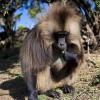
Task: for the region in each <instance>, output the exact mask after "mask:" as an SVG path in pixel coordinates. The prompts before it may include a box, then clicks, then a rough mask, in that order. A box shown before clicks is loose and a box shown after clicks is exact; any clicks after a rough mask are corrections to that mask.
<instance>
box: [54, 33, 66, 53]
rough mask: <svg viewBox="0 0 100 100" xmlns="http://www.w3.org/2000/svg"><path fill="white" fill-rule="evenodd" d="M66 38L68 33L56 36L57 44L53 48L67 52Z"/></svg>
mask: <svg viewBox="0 0 100 100" xmlns="http://www.w3.org/2000/svg"><path fill="white" fill-rule="evenodd" d="M66 37H67V32H62V31H60V32H57V33H55V34H54V38H55V43H54V44H53V46H54V47H55V48H57V49H59V50H61V51H63V50H65V49H66V48H67V44H66Z"/></svg>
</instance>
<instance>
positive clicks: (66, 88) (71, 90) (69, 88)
mask: <svg viewBox="0 0 100 100" xmlns="http://www.w3.org/2000/svg"><path fill="white" fill-rule="evenodd" d="M60 89H61V90H62V91H63V93H64V94H66V93H74V92H75V88H73V87H72V86H69V85H64V86H62V87H60Z"/></svg>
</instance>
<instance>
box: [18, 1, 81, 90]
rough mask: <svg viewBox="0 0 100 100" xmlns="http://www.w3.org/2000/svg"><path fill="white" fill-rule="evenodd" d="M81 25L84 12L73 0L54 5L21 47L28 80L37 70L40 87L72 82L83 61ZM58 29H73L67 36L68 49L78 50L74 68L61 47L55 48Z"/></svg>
mask: <svg viewBox="0 0 100 100" xmlns="http://www.w3.org/2000/svg"><path fill="white" fill-rule="evenodd" d="M80 26H81V15H80V13H79V11H78V9H77V7H76V6H75V4H74V3H73V2H70V1H69V0H68V1H67V2H66V3H65V4H63V3H62V2H56V3H54V4H52V5H51V8H50V10H49V11H48V14H47V15H45V16H43V17H42V18H41V19H40V22H39V23H38V24H37V25H36V26H35V27H34V28H33V29H32V30H31V31H30V32H29V33H28V34H27V36H26V38H25V40H24V42H23V45H22V48H21V53H20V58H21V68H22V72H23V75H24V78H25V80H26V82H27V81H28V79H29V77H28V75H30V76H32V75H33V74H34V75H35V74H36V77H37V79H36V80H37V81H36V89H37V90H38V91H47V90H51V89H54V88H57V87H61V86H63V85H65V84H69V85H70V84H71V81H72V80H73V79H74V76H75V72H77V70H78V68H79V67H80V66H81V64H82V61H83V49H82V43H81V35H80V34H81V33H80ZM58 31H66V32H68V33H69V35H68V37H67V40H66V43H67V45H68V48H67V51H69V52H71V51H73V50H74V51H75V52H77V54H78V55H79V59H78V65H77V66H74V65H73V64H71V66H72V65H73V67H71V68H70V64H66V62H65V61H63V60H62V59H61V54H59V52H58V51H57V50H55V51H53V49H52V43H53V42H55V41H54V38H53V34H55V33H57V32H58ZM73 44H74V45H75V47H73V46H72V45H73ZM52 72H53V74H52ZM30 73H31V74H30Z"/></svg>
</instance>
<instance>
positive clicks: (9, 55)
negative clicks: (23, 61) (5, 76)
mask: <svg viewBox="0 0 100 100" xmlns="http://www.w3.org/2000/svg"><path fill="white" fill-rule="evenodd" d="M19 51H20V50H19V48H11V49H8V50H6V51H1V52H0V71H6V70H7V69H8V68H13V67H15V66H13V64H14V63H17V62H18V61H19Z"/></svg>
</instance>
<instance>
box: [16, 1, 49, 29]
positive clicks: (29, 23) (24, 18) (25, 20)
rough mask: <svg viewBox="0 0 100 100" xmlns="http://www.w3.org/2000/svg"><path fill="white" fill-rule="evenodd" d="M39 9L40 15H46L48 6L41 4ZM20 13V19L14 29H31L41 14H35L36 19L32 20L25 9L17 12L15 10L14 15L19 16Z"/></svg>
mask: <svg viewBox="0 0 100 100" xmlns="http://www.w3.org/2000/svg"><path fill="white" fill-rule="evenodd" d="M41 7H42V9H43V10H42V13H43V14H44V13H46V12H47V10H48V7H49V6H48V4H46V3H43V4H41ZM20 13H22V15H21V17H20V20H18V21H17V23H16V29H17V28H18V27H19V26H25V27H28V28H30V29H31V28H33V27H34V25H35V24H36V23H37V22H38V18H39V16H41V14H40V13H39V14H37V16H36V18H35V19H33V18H30V16H29V14H28V10H27V9H24V8H21V9H19V10H17V11H16V12H15V15H16V14H20Z"/></svg>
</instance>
